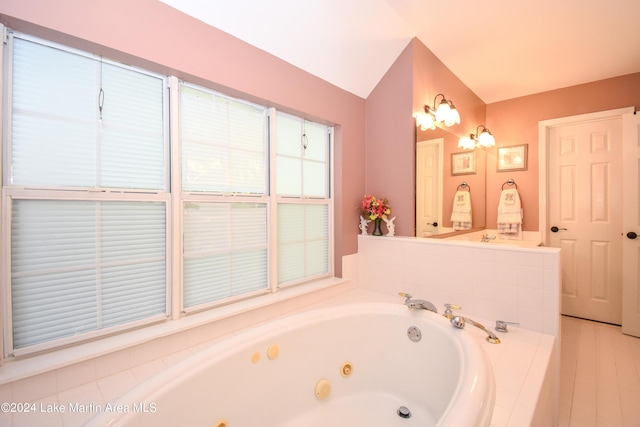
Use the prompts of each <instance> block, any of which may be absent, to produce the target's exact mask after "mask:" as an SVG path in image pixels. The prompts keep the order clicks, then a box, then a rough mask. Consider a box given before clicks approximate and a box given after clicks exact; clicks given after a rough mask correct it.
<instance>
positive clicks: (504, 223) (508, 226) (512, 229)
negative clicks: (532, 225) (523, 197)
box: [498, 188, 522, 239]
mask: <svg viewBox="0 0 640 427" xmlns="http://www.w3.org/2000/svg"><path fill="white" fill-rule="evenodd" d="M498 233H499V234H500V235H501V237H502V238H506V239H517V238H521V237H522V206H521V204H520V195H519V194H518V190H516V189H515V188H509V189H507V190H502V194H501V195H500V203H499V204H498Z"/></svg>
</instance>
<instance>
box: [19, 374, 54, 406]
mask: <svg viewBox="0 0 640 427" xmlns="http://www.w3.org/2000/svg"><path fill="white" fill-rule="evenodd" d="M11 388H12V391H13V401H14V402H30V401H33V400H36V399H40V398H43V397H45V396H50V395H53V394H56V393H57V392H58V387H57V382H56V373H55V372H53V371H52V372H46V373H44V374H40V375H35V376H33V377H29V378H25V379H22V380H19V381H15V382H14V383H12V385H11Z"/></svg>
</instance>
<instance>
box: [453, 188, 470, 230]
mask: <svg viewBox="0 0 640 427" xmlns="http://www.w3.org/2000/svg"><path fill="white" fill-rule="evenodd" d="M451 222H452V223H453V229H454V230H468V229H470V228H471V193H469V192H468V191H456V194H455V196H454V198H453V211H452V212H451Z"/></svg>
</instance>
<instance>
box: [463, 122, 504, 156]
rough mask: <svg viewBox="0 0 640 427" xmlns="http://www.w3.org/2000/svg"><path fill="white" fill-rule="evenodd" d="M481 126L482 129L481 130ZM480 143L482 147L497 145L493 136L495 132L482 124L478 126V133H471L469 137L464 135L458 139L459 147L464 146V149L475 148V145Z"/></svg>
mask: <svg viewBox="0 0 640 427" xmlns="http://www.w3.org/2000/svg"><path fill="white" fill-rule="evenodd" d="M480 128H482V131H481V132H480ZM476 144H477V145H479V146H480V147H485V148H488V147H493V146H494V145H496V140H495V138H494V137H493V134H492V133H491V131H489V129H487V127H486V126H484V125H480V126H478V127H477V128H476V133H475V134H474V133H472V134H470V135H469V136H468V137H466V136H464V137H462V138H460V140H459V141H458V148H462V149H464V150H473V149H474V148H475V146H476Z"/></svg>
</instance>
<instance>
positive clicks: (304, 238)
mask: <svg viewBox="0 0 640 427" xmlns="http://www.w3.org/2000/svg"><path fill="white" fill-rule="evenodd" d="M328 272H329V209H328V206H327V205H326V204H322V205H312V204H290V203H279V204H278V283H287V282H293V281H297V280H300V279H304V278H308V277H314V276H319V275H323V274H327V273H328Z"/></svg>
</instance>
